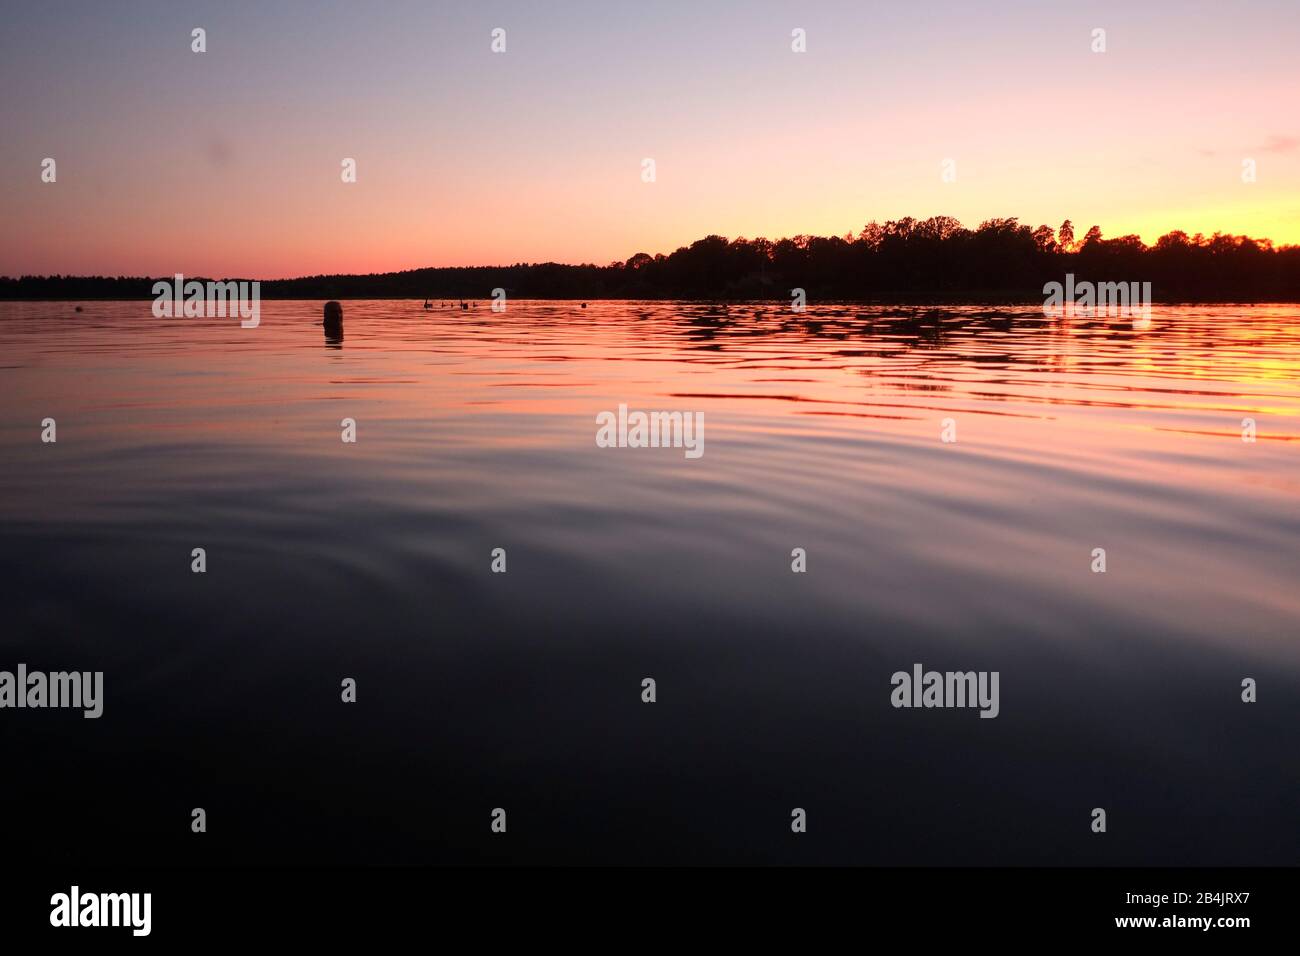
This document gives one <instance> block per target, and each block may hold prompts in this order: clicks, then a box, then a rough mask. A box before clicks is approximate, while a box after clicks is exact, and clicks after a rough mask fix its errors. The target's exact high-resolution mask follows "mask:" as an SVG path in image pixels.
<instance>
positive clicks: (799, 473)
mask: <svg viewBox="0 0 1300 956" xmlns="http://www.w3.org/2000/svg"><path fill="white" fill-rule="evenodd" d="M345 306H346V311H347V318H346V333H345V334H346V338H345V340H344V341H343V342H342V343H335V346H334V347H331V346H329V345H327V343H325V342H324V339H323V336H322V333H321V329H320V327H319V326H318V325H313V323H315V322H318V321H319V314H320V304H319V303H293V302H272V303H264V304H263V306H262V324H261V326H260V327H259V328H257V329H241V328H240V327H239V325H238V322H236V321H231V320H225V319H214V320H196V319H184V320H182V319H175V320H164V321H161V322H160V321H157V320H154V319H153V318H152V316H151V315H150V309H149V304H148V303H113V304H98V303H91V304H89V305H87V307H86V311H85V312H84V313H83V314H79V315H77V314H73V313H72V309H71V306H70V305H67V304H0V351H2V352H3V359H2V360H0V365H2V366H3V368H0V382H2V383H3V395H4V405H3V412H2V413H0V462H2V463H3V467H2V468H0V519H2V521H3V537H2V538H0V582H3V583H2V584H0V588H2V589H3V596H4V618H3V619H4V622H5V623H4V628H3V632H2V636H0V669H8V670H13V669H14V667H15V666H16V665H17V664H18V663H19V662H23V663H26V664H27V665H28V667H29V668H31V669H42V670H60V669H78V670H103V671H104V673H105V677H104V681H105V698H106V699H105V704H104V716H103V717H102V718H101V719H99V720H84V719H82V718H81V716H80V714H79V713H75V712H67V711H55V710H45V711H39V710H37V711H33V710H22V711H18V710H0V762H2V764H3V766H4V768H5V770H4V774H3V776H2V777H0V779H2V780H3V786H0V812H2V813H3V816H4V821H5V830H6V837H5V844H6V849H7V851H8V853H7V856H8V858H9V859H10V860H17V861H21V860H22V859H24V858H28V859H32V860H40V861H43V862H57V861H70V862H71V861H84V862H88V863H89V862H115V863H131V862H141V863H145V862H189V863H204V862H209V861H212V862H215V861H240V862H292V863H302V862H410V863H415V862H489V861H521V862H562V863H571V862H588V861H602V862H688V863H697V862H813V861H817V862H848V863H873V864H875V863H878V864H899V863H904V864H905V863H962V864H965V863H992V864H1001V863H1016V864H1019V863H1049V864H1050V863H1097V864H1102V863H1119V864H1183V863H1191V864H1201V863H1204V864H1237V863H1240V864H1294V863H1296V862H1300V836H1298V829H1297V821H1298V819H1300V817H1298V815H1297V811H1298V810H1300V799H1298V797H1297V795H1298V794H1300V748H1298V747H1297V740H1298V739H1300V734H1298V733H1297V728H1300V629H1298V628H1297V621H1298V620H1300V561H1298V560H1297V557H1296V544H1297V540H1298V535H1300V471H1298V469H1297V462H1298V457H1297V456H1298V455H1300V310H1297V309H1296V308H1295V307H1252V308H1235V309H1234V308H1218V307H1216V308H1179V309H1166V308H1157V309H1156V311H1155V314H1154V316H1153V320H1152V322H1151V326H1150V328H1149V329H1145V330H1134V329H1133V328H1131V326H1130V324H1129V323H1128V322H1125V321H1123V320H1104V321H1103V320H1092V319H1085V318H1078V317H1076V318H1071V319H1054V320H1049V319H1045V318H1044V317H1043V316H1042V314H1041V311H1038V312H1036V311H1035V310H1032V309H1018V308H1017V309H1005V310H990V309H984V308H981V309H948V310H943V311H925V310H922V311H916V310H911V309H907V310H890V309H863V308H861V307H856V306H854V307H844V306H824V307H811V308H810V310H809V311H808V312H807V313H805V314H803V315H793V314H791V313H789V312H788V311H779V312H778V311H774V310H771V309H769V310H767V311H766V312H765V313H764V314H761V315H755V314H754V313H755V310H754V309H753V308H752V307H747V308H744V309H738V308H732V309H731V310H730V312H729V313H728V314H725V315H723V314H716V313H714V312H711V311H710V310H709V309H708V308H706V307H703V306H696V305H686V304H651V303H613V302H611V303H593V304H592V305H591V307H590V308H588V309H586V310H579V309H578V308H577V307H576V305H575V304H573V303H554V302H551V303H526V302H517V303H511V307H510V311H509V313H508V314H507V315H505V316H498V315H494V314H493V313H491V312H490V311H488V310H487V309H486V307H482V306H481V307H480V308H479V309H478V311H477V312H470V313H461V312H459V311H456V312H454V313H453V312H450V311H440V312H439V311H435V312H434V313H433V314H432V315H429V314H426V313H424V312H423V311H421V310H420V309H419V307H418V304H413V303H408V302H367V303H345ZM620 403H626V404H628V405H629V406H630V407H631V408H632V409H634V410H636V409H641V410H647V411H649V410H683V411H701V412H703V413H704V420H705V435H704V438H705V442H704V454H703V456H702V457H701V458H699V459H696V460H689V459H687V458H686V457H685V456H684V454H683V452H682V450H681V449H631V448H618V449H614V448H599V447H597V446H596V443H595V434H596V416H597V414H598V413H600V412H602V411H607V410H615V409H617V407H618V405H619V404H620ZM46 417H52V418H54V419H56V421H57V437H58V441H57V443H56V444H42V443H41V441H40V434H41V425H40V423H41V420H42V419H44V418H46ZM343 418H353V419H355V420H356V422H357V437H358V440H357V442H356V443H355V444H345V443H343V442H342V441H341V440H340V420H341V419H343ZM945 418H951V419H953V420H954V423H955V427H956V430H957V439H958V440H957V441H956V442H955V443H944V442H942V441H940V433H941V427H942V425H941V423H942V420H943V419H945ZM1243 418H1253V419H1254V420H1255V422H1256V427H1257V429H1258V440H1257V441H1255V442H1254V443H1247V442H1243V441H1242V440H1241V434H1242V420H1243ZM195 547H202V548H205V549H206V551H207V563H208V570H207V572H206V573H205V574H194V573H191V570H190V564H191V556H190V554H191V549H192V548H195ZM796 547H802V548H805V549H806V550H807V554H808V571H807V573H806V574H793V573H791V569H790V565H791V557H790V554H791V550H792V549H793V548H796ZM1098 547H1101V548H1105V549H1106V553H1107V572H1106V573H1105V574H1094V573H1092V572H1091V570H1090V565H1091V563H1092V560H1093V559H1092V551H1093V549H1094V548H1098ZM494 548H504V549H506V552H507V561H508V564H507V567H508V571H507V573H506V574H493V573H491V571H490V562H491V558H490V553H491V551H492V549H494ZM917 662H920V663H922V664H924V665H925V667H926V668H934V669H938V670H996V671H998V672H1000V715H999V716H998V717H997V718H996V719H980V718H979V717H978V713H977V711H976V710H958V709H930V710H925V709H921V710H914V709H895V708H893V707H891V706H890V691H891V685H890V676H891V674H892V673H893V672H895V671H898V670H910V669H911V667H912V665H913V664H914V663H917ZM345 677H352V678H355V679H356V681H357V683H358V698H359V699H358V702H357V703H356V704H351V705H348V704H343V703H342V702H341V701H340V681H341V680H342V679H343V678H345ZM644 677H653V678H654V679H655V680H656V681H657V689H658V701H657V703H655V704H653V705H649V704H644V703H642V702H641V696H640V695H641V681H642V678H644ZM1244 677H1252V678H1254V679H1256V680H1257V681H1258V686H1259V691H1258V693H1259V701H1258V703H1255V704H1244V703H1242V702H1241V700H1240V693H1241V689H1240V685H1241V680H1242V678H1244ZM194 807H203V808H205V809H206V811H207V814H208V830H209V832H208V833H206V834H203V835H196V834H192V833H191V832H190V811H191V809H192V808H194ZM495 807H503V808H505V809H506V810H507V813H508V832H507V833H506V834H505V835H493V834H492V833H491V832H490V831H489V822H490V813H491V811H492V809H493V808H495ZM794 807H802V808H805V809H806V810H807V812H808V832H807V833H806V834H803V835H798V836H796V835H794V834H792V833H791V832H790V825H789V824H790V812H791V809H792V808H794ZM1094 807H1104V808H1105V809H1106V810H1107V812H1108V814H1109V820H1108V825H1109V826H1108V832H1107V833H1106V834H1104V835H1096V834H1093V833H1092V832H1090V828H1089V824H1090V821H1091V816H1090V813H1091V810H1092V808H1094Z"/></svg>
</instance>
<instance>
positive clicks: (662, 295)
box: [0, 216, 1300, 302]
mask: <svg viewBox="0 0 1300 956" xmlns="http://www.w3.org/2000/svg"><path fill="white" fill-rule="evenodd" d="M1066 273H1072V274H1073V275H1075V276H1076V277H1078V279H1079V280H1081V281H1082V280H1089V281H1093V282H1132V281H1139V280H1140V281H1144V282H1150V283H1151V284H1152V290H1153V297H1154V299H1155V301H1157V302H1297V301H1300V246H1281V247H1275V246H1274V245H1273V243H1272V242H1271V241H1270V240H1267V239H1251V238H1248V237H1246V236H1233V235H1225V234H1222V233H1215V234H1214V235H1212V236H1209V237H1206V236H1204V235H1201V234H1199V233H1198V234H1196V235H1194V236H1189V235H1188V234H1187V233H1185V232H1180V231H1175V232H1170V233H1168V234H1166V235H1164V236H1161V237H1160V239H1158V240H1157V241H1156V243H1155V244H1154V245H1151V246H1148V245H1146V244H1145V243H1143V242H1142V240H1141V239H1140V238H1138V237H1137V236H1133V235H1129V236H1121V237H1119V238H1117V239H1105V238H1103V237H1102V234H1101V230H1100V229H1099V228H1098V227H1096V226H1093V227H1092V228H1091V229H1089V230H1088V231H1087V232H1086V233H1085V234H1084V235H1083V237H1082V238H1081V239H1076V238H1075V235H1074V227H1073V225H1072V224H1071V222H1070V221H1069V220H1067V221H1065V222H1064V223H1062V224H1061V226H1060V227H1059V228H1057V229H1052V228H1051V227H1050V226H1038V227H1037V228H1032V227H1030V226H1027V225H1023V224H1021V223H1020V222H1019V221H1018V220H1017V219H1015V218H1010V219H990V220H987V221H985V222H983V223H981V224H980V226H979V227H978V228H976V229H968V228H966V227H965V226H963V225H962V224H961V223H960V222H958V221H957V220H956V219H953V218H951V217H948V216H936V217H932V218H930V219H923V220H919V219H912V218H910V217H909V218H904V219H899V220H891V221H889V222H886V223H884V224H880V223H877V222H874V221H873V222H871V223H868V224H867V226H866V227H865V228H863V229H862V231H861V232H859V233H858V234H857V235H856V236H854V235H845V236H842V237H840V236H829V237H823V236H803V235H801V236H795V237H793V238H787V239H778V240H769V239H732V240H728V239H725V238H723V237H722V236H716V235H714V236H706V237H705V238H703V239H699V240H697V241H695V242H693V243H691V244H690V245H689V246H683V247H682V248H680V249H678V250H677V251H675V252H673V253H671V254H669V255H663V254H659V255H653V256H652V255H649V254H647V253H644V252H640V253H637V254H636V255H634V256H632V258H630V259H628V260H627V261H626V262H611V263H610V264H608V265H603V266H601V265H594V264H583V265H565V264H561V263H556V262H542V263H519V264H516V265H510V266H476V267H456V268H427V269H412V270H409V271H406V272H386V273H376V274H371V275H327V276H326V275H322V276H306V277H303V278H296V279H269V280H262V281H261V296H262V298H264V299H403V298H410V299H424V298H430V299H486V298H489V297H490V296H491V295H492V292H493V290H494V289H498V288H500V289H504V290H505V291H506V294H507V295H508V296H509V297H511V298H529V299H717V300H774V299H785V298H789V296H790V290H792V289H796V288H800V289H804V290H806V293H807V296H808V299H809V300H810V301H817V300H823V301H825V300H834V299H841V300H846V299H847V300H860V301H886V302H908V301H951V302H956V301H981V300H984V301H1025V302H1033V301H1041V300H1042V297H1043V286H1044V284H1046V283H1048V282H1053V281H1060V280H1061V278H1062V276H1063V275H1065V274H1066ZM186 278H187V279H197V280H199V281H207V280H209V279H217V280H239V279H246V280H251V279H255V278H257V277H255V276H254V277H248V276H219V277H218V276H188V275H187V276H186ZM171 279H172V276H170V275H167V276H154V277H144V276H116V277H113V276H64V275H53V276H21V277H0V299H7V300H19V299H24V300H80V299H86V300H89V299H152V298H153V297H154V294H153V291H152V289H153V283H154V282H155V281H159V280H166V281H171Z"/></svg>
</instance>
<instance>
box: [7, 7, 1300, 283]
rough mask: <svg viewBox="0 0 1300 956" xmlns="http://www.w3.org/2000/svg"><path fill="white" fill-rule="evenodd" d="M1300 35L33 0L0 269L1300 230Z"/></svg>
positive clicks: (463, 259) (1027, 23)
mask: <svg viewBox="0 0 1300 956" xmlns="http://www.w3.org/2000/svg"><path fill="white" fill-rule="evenodd" d="M195 27H203V28H204V29H205V30H206V31H207V52H206V53H202V54H198V53H193V52H191V50H190V44H191V36H190V31H191V30H192V29H193V28H195ZM495 27H502V28H504V29H505V30H506V35H507V52H505V53H504V54H494V53H492V52H491V50H490V42H491V36H490V34H491V31H492V29H493V28H495ZM796 27H798V28H803V29H804V30H806V31H807V45H808V50H807V52H806V53H803V54H796V53H793V52H791V49H790V43H791V30H793V29H794V28H796ZM1095 27H1102V28H1104V29H1105V30H1106V32H1107V52H1105V53H1103V54H1096V53H1093V52H1091V50H1090V44H1091V31H1092V30H1093V28H1095ZM1297 51H1300V4H1297V2H1296V0H1241V2H1234V3H1231V4H1229V3H1224V2H1221V0H1220V2H1197V0H1179V2H1173V0H1169V2H1138V0H1124V2H1106V3H1088V2H1078V3H1049V2H1044V0H1025V2H1003V3H999V4H997V5H996V9H992V8H990V7H989V6H988V5H984V4H977V3H972V2H969V0H963V2H926V0H909V2H906V3H889V4H884V3H868V2H862V0H842V2H785V3H777V2H745V3H741V2H735V3H715V2H708V0H692V2H666V0H656V2H633V0H601V2H565V3H556V4H543V3H537V2H531V3H524V2H520V3H502V2H463V3H460V2H457V3H452V2H446V3H438V2H430V0H420V2H413V0H412V2H405V0H403V2H387V3H383V4H367V3H361V2H349V3H305V2H304V3H290V2H275V3H270V2H265V0H258V2H230V0H223V2H212V3H184V4H182V3H175V2H122V3H89V2H87V3H75V4H74V3H57V2H55V3H40V4H38V3H27V4H23V5H18V4H11V5H9V6H8V8H7V9H6V13H5V23H4V27H3V31H2V32H0V84H2V88H3V90H4V93H3V96H2V98H0V128H2V129H3V131H4V132H3V136H2V137H0V218H2V219H3V222H4V228H3V230H0V274H4V275H19V274H27V273H56V272H57V273H65V274H68V273H75V274H131V275H141V274H150V275H164V274H172V273H175V272H184V273H187V274H198V275H217V276H226V275H229V276H246V277H252V278H275V277H283V276H295V275H309V274H315V273H328V272H376V271H390V270H398V269H408V268H417V267H421V266H431V265H491V264H501V263H513V262H519V261H544V260H555V261H562V262H596V263H602V264H603V263H607V262H609V261H611V260H623V259H627V258H628V257H630V256H631V255H633V254H634V253H637V252H649V253H652V254H653V253H656V252H671V251H672V250H673V249H675V248H676V247H678V246H680V245H683V244H686V243H689V242H690V241H692V240H694V239H697V238H699V237H701V236H704V235H707V234H709V233H718V234H721V235H725V236H728V237H736V236H747V237H751V238H752V237H755V236H760V235H762V236H768V237H770V238H777V237H780V236H786V235H795V234H799V233H815V234H821V235H828V234H836V235H842V234H844V233H846V232H857V231H858V230H860V229H861V228H862V226H863V225H864V224H865V223H866V222H867V221H868V220H870V219H878V220H884V219H889V218H898V217H901V216H906V215H911V216H917V217H926V216H931V215H950V216H955V217H957V218H958V219H961V220H962V221H963V222H964V223H966V224H967V225H969V226H975V225H977V224H978V223H979V222H980V221H981V220H983V219H987V218H991V217H995V216H1018V217H1019V218H1020V219H1021V220H1022V221H1023V222H1027V223H1029V224H1031V225H1037V224H1039V223H1047V224H1049V225H1051V226H1053V227H1056V226H1058V225H1059V224H1060V223H1061V221H1062V220H1063V219H1066V218H1069V219H1072V220H1073V221H1074V225H1075V228H1076V232H1077V233H1078V234H1079V235H1080V236H1082V234H1083V232H1084V230H1086V229H1087V227H1088V226H1090V225H1092V224H1094V223H1096V224H1098V225H1100V226H1101V227H1102V231H1103V233H1104V234H1105V235H1107V236H1117V235H1122V234H1125V233H1131V232H1136V233H1138V234H1140V235H1141V236H1142V237H1143V239H1145V240H1147V241H1148V242H1150V241H1153V240H1154V239H1155V238H1157V237H1158V236H1159V235H1161V234H1162V233H1164V232H1167V231H1169V230H1171V229H1175V228H1181V229H1185V230H1186V231H1188V232H1197V231H1202V232H1205V233H1211V232H1214V231H1216V230H1221V231H1224V232H1233V233H1246V234H1250V235H1253V236H1257V237H1261V238H1263V237H1266V238H1271V239H1273V240H1274V241H1276V242H1279V243H1300V64H1298V63H1297ZM45 157H52V158H54V159H55V160H56V162H57V175H58V181H57V182H56V183H53V184H49V183H43V182H42V181H41V175H40V174H41V162H42V160H43V159H44V158H45ZM345 157H351V158H355V159H356V162H357V182H356V183H355V184H348V183H344V182H342V181H341V177H340V172H341V165H340V164H341V161H342V160H343V159H344V158H345ZM647 157H649V158H653V159H654V160H655V162H656V165H657V181H656V182H654V183H644V182H642V180H641V161H642V159H643V158H647ZM946 158H951V159H953V160H955V162H956V172H957V179H956V182H953V183H944V182H943V181H942V180H941V177H940V164H941V162H942V161H943V160H944V159H946ZM1247 158H1253V159H1254V160H1255V161H1256V163H1257V177H1258V181H1257V182H1255V183H1252V184H1246V183H1243V182H1242V176H1241V172H1242V161H1243V159H1247Z"/></svg>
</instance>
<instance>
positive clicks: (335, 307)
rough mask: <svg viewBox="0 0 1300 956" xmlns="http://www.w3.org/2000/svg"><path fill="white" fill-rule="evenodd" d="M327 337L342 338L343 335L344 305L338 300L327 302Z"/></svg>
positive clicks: (325, 323) (325, 324) (325, 322)
mask: <svg viewBox="0 0 1300 956" xmlns="http://www.w3.org/2000/svg"><path fill="white" fill-rule="evenodd" d="M322 324H323V325H324V326H325V337H326V338H327V339H328V338H337V339H341V338H342V337H343V306H341V305H339V303H337V302H333V301H331V302H326V303H325V321H324V322H323V323H322Z"/></svg>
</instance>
